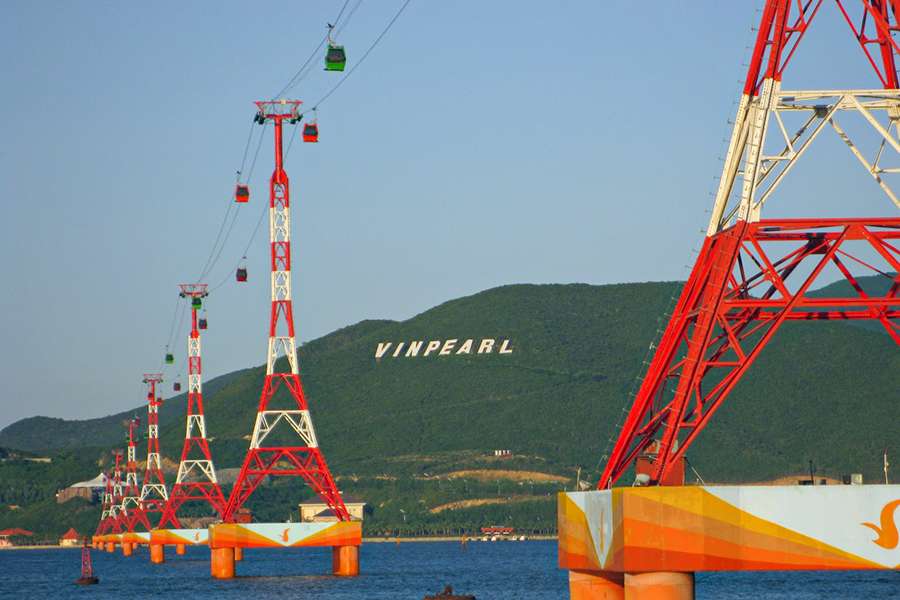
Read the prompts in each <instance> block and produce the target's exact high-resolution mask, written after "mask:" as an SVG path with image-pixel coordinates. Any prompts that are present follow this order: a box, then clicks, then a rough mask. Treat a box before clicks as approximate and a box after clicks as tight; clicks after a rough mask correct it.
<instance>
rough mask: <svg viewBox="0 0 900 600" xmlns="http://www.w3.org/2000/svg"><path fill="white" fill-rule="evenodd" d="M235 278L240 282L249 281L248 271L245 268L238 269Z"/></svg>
mask: <svg viewBox="0 0 900 600" xmlns="http://www.w3.org/2000/svg"><path fill="white" fill-rule="evenodd" d="M234 277H235V279H237V280H238V281H247V269H245V268H244V267H238V270H237V273H235V275H234Z"/></svg>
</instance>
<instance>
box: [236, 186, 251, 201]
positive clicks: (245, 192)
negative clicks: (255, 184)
mask: <svg viewBox="0 0 900 600" xmlns="http://www.w3.org/2000/svg"><path fill="white" fill-rule="evenodd" d="M234 201H235V202H241V203H245V202H249V201H250V186H248V185H244V184H242V183H239V184H237V186H236V187H235V188H234Z"/></svg>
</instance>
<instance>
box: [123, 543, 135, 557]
mask: <svg viewBox="0 0 900 600" xmlns="http://www.w3.org/2000/svg"><path fill="white" fill-rule="evenodd" d="M132 548H133V547H132V545H131V542H122V556H131V553H132Z"/></svg>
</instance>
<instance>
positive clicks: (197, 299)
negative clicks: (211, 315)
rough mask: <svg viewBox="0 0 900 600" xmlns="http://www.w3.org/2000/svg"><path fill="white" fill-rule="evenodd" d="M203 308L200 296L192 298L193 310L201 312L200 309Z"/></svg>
mask: <svg viewBox="0 0 900 600" xmlns="http://www.w3.org/2000/svg"><path fill="white" fill-rule="evenodd" d="M201 306H203V300H201V299H200V296H194V297H193V298H191V308H194V309H197V310H200V307H201Z"/></svg>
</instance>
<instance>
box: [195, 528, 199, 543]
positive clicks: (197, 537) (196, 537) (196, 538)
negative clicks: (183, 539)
mask: <svg viewBox="0 0 900 600" xmlns="http://www.w3.org/2000/svg"><path fill="white" fill-rule="evenodd" d="M194 541H195V542H199V541H200V532H199V531H198V532H196V533H195V534H194Z"/></svg>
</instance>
